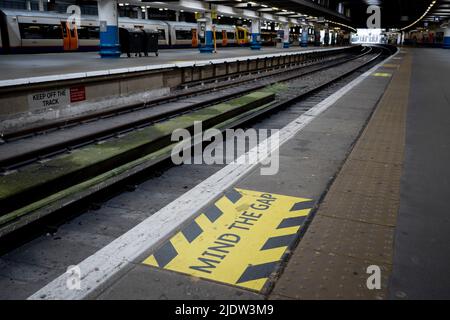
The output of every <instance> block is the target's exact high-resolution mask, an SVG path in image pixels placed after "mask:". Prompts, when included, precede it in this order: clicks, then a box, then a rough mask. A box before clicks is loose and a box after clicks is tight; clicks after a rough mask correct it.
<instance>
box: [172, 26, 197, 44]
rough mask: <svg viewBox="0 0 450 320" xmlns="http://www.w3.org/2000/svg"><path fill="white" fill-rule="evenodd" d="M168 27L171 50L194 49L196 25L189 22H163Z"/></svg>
mask: <svg viewBox="0 0 450 320" xmlns="http://www.w3.org/2000/svg"><path fill="white" fill-rule="evenodd" d="M165 23H166V24H167V25H168V27H169V34H170V46H171V47H172V48H196V47H197V46H198V32H197V24H196V23H190V22H175V21H165Z"/></svg>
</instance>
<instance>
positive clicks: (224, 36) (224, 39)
mask: <svg viewBox="0 0 450 320" xmlns="http://www.w3.org/2000/svg"><path fill="white" fill-rule="evenodd" d="M227 45H228V37H227V30H222V46H223V47H226V46H227Z"/></svg>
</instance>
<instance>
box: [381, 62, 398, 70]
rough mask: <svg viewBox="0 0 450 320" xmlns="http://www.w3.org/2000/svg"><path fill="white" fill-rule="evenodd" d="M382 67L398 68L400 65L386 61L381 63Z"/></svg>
mask: <svg viewBox="0 0 450 320" xmlns="http://www.w3.org/2000/svg"><path fill="white" fill-rule="evenodd" d="M383 67H384V68H392V69H398V68H400V65H399V64H393V63H386V64H383Z"/></svg>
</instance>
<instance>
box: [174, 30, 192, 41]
mask: <svg viewBox="0 0 450 320" xmlns="http://www.w3.org/2000/svg"><path fill="white" fill-rule="evenodd" d="M175 36H176V38H177V40H192V30H175Z"/></svg>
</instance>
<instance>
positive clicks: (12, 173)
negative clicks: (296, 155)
mask: <svg viewBox="0 0 450 320" xmlns="http://www.w3.org/2000/svg"><path fill="white" fill-rule="evenodd" d="M375 51H376V52H375ZM381 54H382V53H381V51H380V52H378V50H374V51H371V50H367V51H366V52H362V53H359V54H353V55H352V56H351V57H345V58H344V57H343V58H342V59H339V61H330V62H328V63H325V65H323V64H322V65H312V66H308V67H304V66H303V67H301V68H296V70H292V71H290V72H287V71H286V72H278V73H277V75H276V76H274V75H266V74H265V75H262V77H261V78H258V79H260V81H258V82H257V81H255V80H254V79H253V81H252V79H249V80H247V79H239V78H238V81H240V84H239V86H238V87H236V83H235V84H234V85H232V87H231V88H230V87H227V88H226V89H224V90H222V91H220V94H219V97H217V95H218V94H217V93H214V94H208V95H209V96H210V98H211V99H210V100H202V101H200V102H195V100H196V99H195V98H196V97H195V96H194V97H191V99H193V100H192V101H191V102H192V103H190V104H189V103H187V104H186V100H188V99H184V105H181V106H180V105H179V104H180V102H168V103H172V107H173V108H172V109H171V110H169V111H167V110H166V113H162V114H160V113H159V112H158V111H155V108H156V107H153V108H144V109H141V110H145V111H148V110H151V111H153V115H152V116H151V117H150V119H149V118H146V119H145V121H142V118H141V117H139V116H137V114H136V112H139V111H133V112H126V113H125V114H124V115H126V116H129V117H131V118H138V119H139V120H138V122H139V123H138V124H136V123H130V124H129V126H128V127H123V126H121V125H116V126H115V127H113V128H111V127H108V126H106V125H104V126H103V127H100V128H97V129H98V130H96V131H95V130H94V132H93V133H89V134H85V135H84V136H83V138H82V139H80V138H79V137H78V138H76V139H75V140H76V142H77V143H78V144H74V139H71V137H72V138H73V136H72V135H71V134H67V131H66V130H67V128H66V129H65V130H61V129H60V130H58V129H54V130H52V131H51V132H48V131H47V133H46V135H40V136H39V135H37V136H35V137H46V138H49V137H50V135H52V134H56V133H59V134H61V133H62V137H61V139H60V140H59V141H55V140H54V139H49V140H51V141H52V144H51V145H50V146H48V147H47V149H46V150H47V151H48V150H53V151H54V152H53V154H49V153H46V154H45V155H44V156H39V157H38V158H37V159H36V158H32V159H30V158H31V157H29V158H28V159H25V158H26V157H25V156H23V154H22V155H21V156H19V157H16V158H15V159H14V160H17V159H19V158H20V157H22V158H20V159H21V160H22V162H21V163H20V164H19V165H17V163H14V162H13V161H11V160H10V163H13V164H14V165H16V166H15V167H13V169H11V168H9V169H8V173H9V174H6V175H4V176H3V177H1V178H0V190H1V193H0V204H1V206H0V208H1V209H0V236H4V235H7V234H9V233H10V232H12V231H15V230H17V229H18V228H21V227H24V226H27V225H29V224H31V223H32V222H35V221H38V220H40V219H41V218H42V217H45V216H47V215H49V214H50V213H55V212H60V211H61V209H63V208H66V207H68V206H73V205H74V203H77V202H79V201H81V200H85V199H87V198H90V197H92V196H93V195H95V194H97V193H98V192H99V191H102V190H103V191H104V190H107V189H108V188H111V187H112V186H114V185H116V184H117V183H118V182H123V181H125V180H126V179H129V178H130V177H132V176H135V175H136V174H138V173H140V172H142V171H144V170H147V169H148V168H151V167H152V166H155V165H156V164H158V163H160V162H162V161H164V160H166V159H167V158H168V157H170V150H171V148H172V147H173V145H174V144H173V143H172V142H171V141H170V133H171V132H172V131H173V129H174V128H179V127H185V128H187V129H189V130H192V122H193V116H195V117H194V119H197V120H202V121H204V123H206V124H207V127H216V128H218V129H221V130H224V129H226V128H230V127H235V126H239V125H242V124H243V123H246V122H248V121H249V120H251V119H255V118H257V117H259V116H262V115H263V114H266V113H268V112H271V111H273V110H276V109H277V108H282V107H284V106H286V105H289V104H292V103H293V102H295V101H297V100H298V99H300V98H302V97H305V96H308V95H310V94H313V93H314V92H317V91H318V90H321V89H323V88H324V87H326V86H328V85H330V84H331V83H333V82H336V81H338V80H339V79H342V77H345V76H348V75H349V74H351V73H353V72H355V71H356V70H358V69H360V68H362V67H364V66H366V65H367V64H370V63H373V62H374V61H375V60H377V59H378V58H379V57H380V55H381ZM327 70H332V71H333V72H331V73H332V74H330V75H327V76H324V74H325V73H326V71H327ZM263 79H264V80H263ZM299 79H301V81H299ZM241 81H242V82H241ZM243 83H245V84H246V85H245V86H244V85H243ZM281 83H284V85H281ZM274 84H278V85H275V86H274ZM305 84H307V85H305ZM191 85H193V86H194V87H195V86H196V85H197V86H200V87H201V88H200V89H201V90H205V89H206V88H204V86H202V84H191ZM209 90H211V89H209ZM227 90H228V92H227ZM255 91H256V93H255ZM250 92H253V93H250ZM198 97H199V96H197V101H198ZM204 97H205V96H202V98H204ZM219 102H220V103H219ZM168 103H165V104H161V106H164V107H167V104H168ZM177 103H178V106H177V105H175V106H174V105H173V104H177ZM218 103H219V104H218ZM218 106H219V107H218ZM217 108H218V109H217ZM211 111H214V112H215V113H216V114H215V115H214V117H210V114H211ZM183 117H184V119H183ZM94 119H95V120H91V121H93V122H89V123H91V124H92V123H103V122H102V121H104V120H105V119H114V117H111V118H110V117H107V118H100V119H101V120H102V121H100V119H98V118H94ZM129 119H130V118H129ZM97 121H98V122H97ZM89 123H85V124H84V125H88V124H89ZM156 127H157V130H155V128H156ZM207 127H206V128H207ZM72 128H74V129H78V130H80V131H82V132H83V131H84V132H85V133H86V127H83V125H76V126H73V127H72ZM206 128H205V129H206ZM149 137H152V138H151V139H149ZM32 139H33V138H28V139H24V138H23V139H19V140H15V141H12V142H10V143H18V142H21V141H27V140H28V142H29V141H30V140H32ZM77 139H78V140H77ZM83 139H84V140H83ZM13 140H14V139H13ZM8 144H9V143H6V144H4V145H2V146H1V148H4V147H7V146H8ZM130 145H131V147H130ZM52 148H53V149H52ZM57 148H59V149H57ZM40 149H45V148H42V146H39V150H40ZM112 149H114V150H115V151H117V150H118V151H117V152H111V150H112ZM55 150H56V151H55ZM28 155H30V153H28ZM33 155H34V154H33ZM24 159H25V161H23V160H24ZM30 163H31V164H30ZM25 164H27V165H25Z"/></svg>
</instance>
